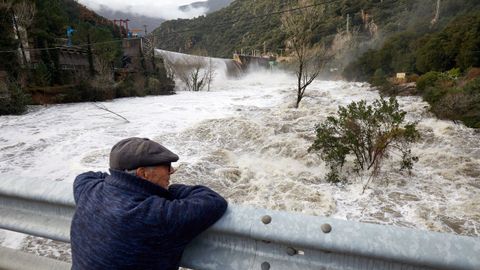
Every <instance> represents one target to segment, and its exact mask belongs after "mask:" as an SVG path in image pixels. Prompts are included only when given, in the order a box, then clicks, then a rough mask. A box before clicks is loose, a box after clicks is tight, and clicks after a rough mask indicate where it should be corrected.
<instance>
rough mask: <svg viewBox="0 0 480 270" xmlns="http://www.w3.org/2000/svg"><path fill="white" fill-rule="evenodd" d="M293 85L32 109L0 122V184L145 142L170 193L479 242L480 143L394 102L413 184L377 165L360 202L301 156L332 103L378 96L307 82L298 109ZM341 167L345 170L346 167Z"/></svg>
mask: <svg viewBox="0 0 480 270" xmlns="http://www.w3.org/2000/svg"><path fill="white" fill-rule="evenodd" d="M294 82H295V80H294V78H292V77H290V76H288V75H285V74H282V73H256V74H254V75H249V76H246V77H244V78H242V79H237V80H222V81H217V82H216V83H215V85H214V86H213V89H214V91H211V92H178V94H177V95H173V96H157V97H144V98H125V99H118V100H114V101H111V102H104V103H103V104H104V105H105V106H106V107H107V108H108V109H110V110H112V111H115V112H116V113H119V114H121V115H122V116H124V117H125V118H127V119H128V120H129V121H130V122H129V123H127V122H125V121H123V120H122V119H121V118H119V117H117V116H115V115H113V114H110V113H108V112H106V111H102V110H100V109H98V108H97V107H95V106H94V105H93V104H91V103H82V104H69V105H54V106H48V107H33V108H31V110H30V112H29V113H28V114H26V115H22V116H3V117H0V130H1V133H0V176H1V178H11V177H14V178H22V177H27V176H28V177H29V178H30V177H32V176H33V177H36V178H38V180H39V181H44V182H45V185H48V183H49V182H52V181H66V182H72V181H73V179H74V177H75V176H76V175H77V174H79V173H81V172H83V171H86V170H106V169H107V168H108V153H109V151H110V148H111V146H112V145H113V144H114V143H116V142H117V141H119V140H120V139H123V138H126V137H130V136H140V137H149V138H152V139H154V140H156V141H158V142H160V143H162V144H164V145H166V146H167V147H169V148H171V150H173V151H174V152H177V153H178V154H179V156H180V157H181V158H180V161H179V162H178V164H177V165H178V167H179V169H178V171H177V173H176V174H174V175H173V177H172V182H173V183H186V184H202V185H207V186H210V187H212V188H213V189H215V190H216V191H218V192H219V193H220V194H222V195H223V196H225V197H226V198H227V199H228V200H229V202H230V203H235V204H245V205H254V206H258V207H262V208H268V209H277V210H288V211H298V212H303V213H307V214H313V215H325V216H331V217H335V218H341V219H348V220H355V221H364V222H373V223H381V224H393V225H397V226H402V227H411V228H418V229H422V230H431V231H441V232H449V233H455V234H461V235H470V236H478V235H479V231H480V133H477V132H475V131H474V130H472V129H469V128H466V127H464V126H463V125H461V124H455V123H453V122H450V121H442V120H437V119H435V118H434V117H433V116H432V115H431V114H430V113H429V112H428V104H427V103H425V102H423V101H422V100H421V98H419V97H400V98H399V102H400V104H401V106H402V109H403V110H405V111H407V112H408V114H407V118H408V120H409V121H418V127H419V130H420V131H421V133H422V138H423V139H422V140H421V141H420V142H419V143H417V144H415V145H414V148H413V152H414V154H415V155H417V156H419V158H420V160H419V162H418V163H417V164H416V165H415V167H414V170H413V172H412V175H409V174H407V173H402V172H399V171H398V159H395V157H393V159H392V160H391V161H387V162H386V163H385V164H384V165H385V166H384V168H383V171H382V173H381V175H380V176H379V177H378V179H375V180H374V181H373V182H372V183H371V185H370V188H369V189H367V190H366V192H365V193H364V194H362V187H363V185H364V184H365V181H367V178H368V177H367V176H364V175H355V174H349V178H348V181H349V183H347V184H345V185H332V184H329V183H327V182H326V181H325V175H326V172H327V168H326V166H325V163H324V162H323V161H322V160H321V159H320V157H319V156H318V155H317V154H315V153H308V152H307V149H308V147H309V146H310V145H311V143H312V142H313V139H314V136H315V133H314V127H315V125H316V124H317V123H319V122H321V121H323V120H324V119H326V117H327V116H329V115H332V114H334V113H335V112H336V111H337V108H338V106H339V105H347V104H348V103H350V102H351V101H358V100H361V99H365V100H367V101H372V100H374V99H376V98H378V93H377V92H376V91H374V90H373V89H371V88H370V87H369V85H367V84H360V83H346V82H339V81H316V82H314V83H313V84H312V85H311V87H310V88H308V89H307V96H306V97H305V98H304V100H303V101H302V103H301V106H300V108H299V109H295V108H293V102H294V100H295V96H294V95H295V91H294V88H293V87H294ZM347 169H348V168H347ZM0 241H3V245H6V246H10V247H16V248H22V249H25V250H32V251H35V252H37V253H40V254H47V255H50V256H52V257H58V258H62V259H68V245H66V246H57V245H55V244H54V243H52V242H45V241H41V240H39V239H38V238H31V237H30V238H28V239H24V238H23V237H18V236H17V235H13V234H12V233H3V234H0Z"/></svg>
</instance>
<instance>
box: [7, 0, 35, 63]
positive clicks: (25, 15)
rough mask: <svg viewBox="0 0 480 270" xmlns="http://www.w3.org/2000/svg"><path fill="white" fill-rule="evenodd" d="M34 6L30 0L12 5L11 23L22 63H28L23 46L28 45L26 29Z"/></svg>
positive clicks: (31, 19)
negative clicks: (18, 45) (20, 52)
mask: <svg viewBox="0 0 480 270" xmlns="http://www.w3.org/2000/svg"><path fill="white" fill-rule="evenodd" d="M35 12H36V6H35V3H33V2H30V1H20V2H17V3H15V5H13V10H12V14H13V16H12V17H13V23H14V26H15V30H16V32H17V37H18V39H19V41H20V42H19V44H20V49H21V51H22V57H23V64H25V65H26V64H27V63H28V59H27V53H26V52H25V47H28V35H27V29H28V28H29V27H30V25H32V22H33V18H34V17H35Z"/></svg>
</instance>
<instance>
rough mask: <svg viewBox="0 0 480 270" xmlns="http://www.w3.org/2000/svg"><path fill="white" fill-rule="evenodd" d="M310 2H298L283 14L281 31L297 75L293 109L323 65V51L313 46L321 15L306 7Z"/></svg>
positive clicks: (315, 10)
mask: <svg viewBox="0 0 480 270" xmlns="http://www.w3.org/2000/svg"><path fill="white" fill-rule="evenodd" d="M310 4H311V1H303V0H301V1H299V5H298V9H297V10H294V11H290V12H287V13H285V14H284V16H283V17H282V30H283V32H284V33H285V35H286V36H287V47H289V48H291V50H292V51H293V56H294V58H295V66H296V67H295V69H296V75H297V89H296V90H297V100H296V103H295V108H298V106H299V104H300V101H302V98H303V96H304V94H305V90H306V89H307V87H308V86H309V85H310V84H311V83H312V82H313V81H314V80H315V78H317V77H318V75H319V74H320V71H321V68H322V66H323V63H324V59H322V58H323V57H324V56H325V50H324V48H323V47H322V46H318V45H317V46H313V45H312V43H313V42H312V38H313V37H314V33H315V28H316V26H317V20H318V18H319V17H320V16H321V15H322V14H321V12H320V11H319V9H317V8H316V7H306V6H308V5H310Z"/></svg>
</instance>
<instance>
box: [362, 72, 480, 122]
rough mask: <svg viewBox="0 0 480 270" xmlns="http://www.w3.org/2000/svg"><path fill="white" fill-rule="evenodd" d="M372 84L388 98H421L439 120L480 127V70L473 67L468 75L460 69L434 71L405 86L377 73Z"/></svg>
mask: <svg viewBox="0 0 480 270" xmlns="http://www.w3.org/2000/svg"><path fill="white" fill-rule="evenodd" d="M371 82H372V85H374V86H376V87H377V88H378V90H379V91H380V93H381V94H382V95H384V96H410V95H414V96H415V95H418V96H421V97H422V98H423V99H424V100H425V101H426V102H428V104H429V105H430V111H431V112H432V113H434V114H435V116H437V117H438V118H439V119H443V120H452V121H454V122H456V123H458V122H461V123H463V124H465V125H466V126H467V127H471V128H475V129H478V128H480V68H471V69H469V70H468V72H466V73H465V74H461V73H460V71H459V70H458V69H453V70H450V71H447V72H436V71H431V72H428V73H426V74H424V75H422V76H412V77H410V78H407V80H406V81H405V82H404V83H396V82H395V80H392V79H388V78H386V77H385V76H382V75H378V74H377V75H376V76H374V77H373V78H372V80H371Z"/></svg>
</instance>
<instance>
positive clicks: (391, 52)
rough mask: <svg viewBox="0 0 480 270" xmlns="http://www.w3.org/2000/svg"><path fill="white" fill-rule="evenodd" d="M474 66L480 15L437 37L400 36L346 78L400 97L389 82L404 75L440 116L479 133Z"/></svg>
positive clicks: (479, 96)
mask: <svg viewBox="0 0 480 270" xmlns="http://www.w3.org/2000/svg"><path fill="white" fill-rule="evenodd" d="M475 67H480V11H472V12H469V13H466V14H464V15H463V16H458V17H457V18H456V19H454V20H452V21H451V22H450V23H448V24H447V25H446V27H445V28H443V29H441V30H439V31H437V32H433V33H428V34H425V33H422V32H401V33H398V34H396V35H394V36H392V37H391V38H389V39H387V40H386V42H385V43H384V45H383V46H382V47H381V48H380V49H378V50H369V51H367V52H366V53H365V54H363V55H362V56H361V57H360V58H358V59H357V60H356V61H354V62H352V63H350V64H349V65H348V66H347V67H346V69H345V70H344V72H343V74H344V76H345V77H346V78H347V79H350V80H362V81H369V82H370V83H372V84H373V85H374V86H377V87H378V88H379V90H380V91H381V93H382V94H384V95H396V94H397V93H398V88H399V87H398V86H396V85H395V84H394V83H392V82H391V81H390V80H389V79H388V78H391V77H394V76H395V73H396V72H406V73H407V74H409V76H407V82H408V81H411V82H416V83H417V93H418V94H420V95H422V96H423V98H424V100H425V101H427V102H428V103H429V104H430V106H431V111H432V112H433V113H435V115H436V116H438V117H439V118H442V119H450V120H459V121H462V122H463V123H464V124H465V125H467V126H468V127H472V128H480V106H478V103H479V101H480V88H479V83H478V80H480V72H478V68H475ZM417 74H422V75H421V76H419V75H417ZM475 78H477V79H475Z"/></svg>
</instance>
